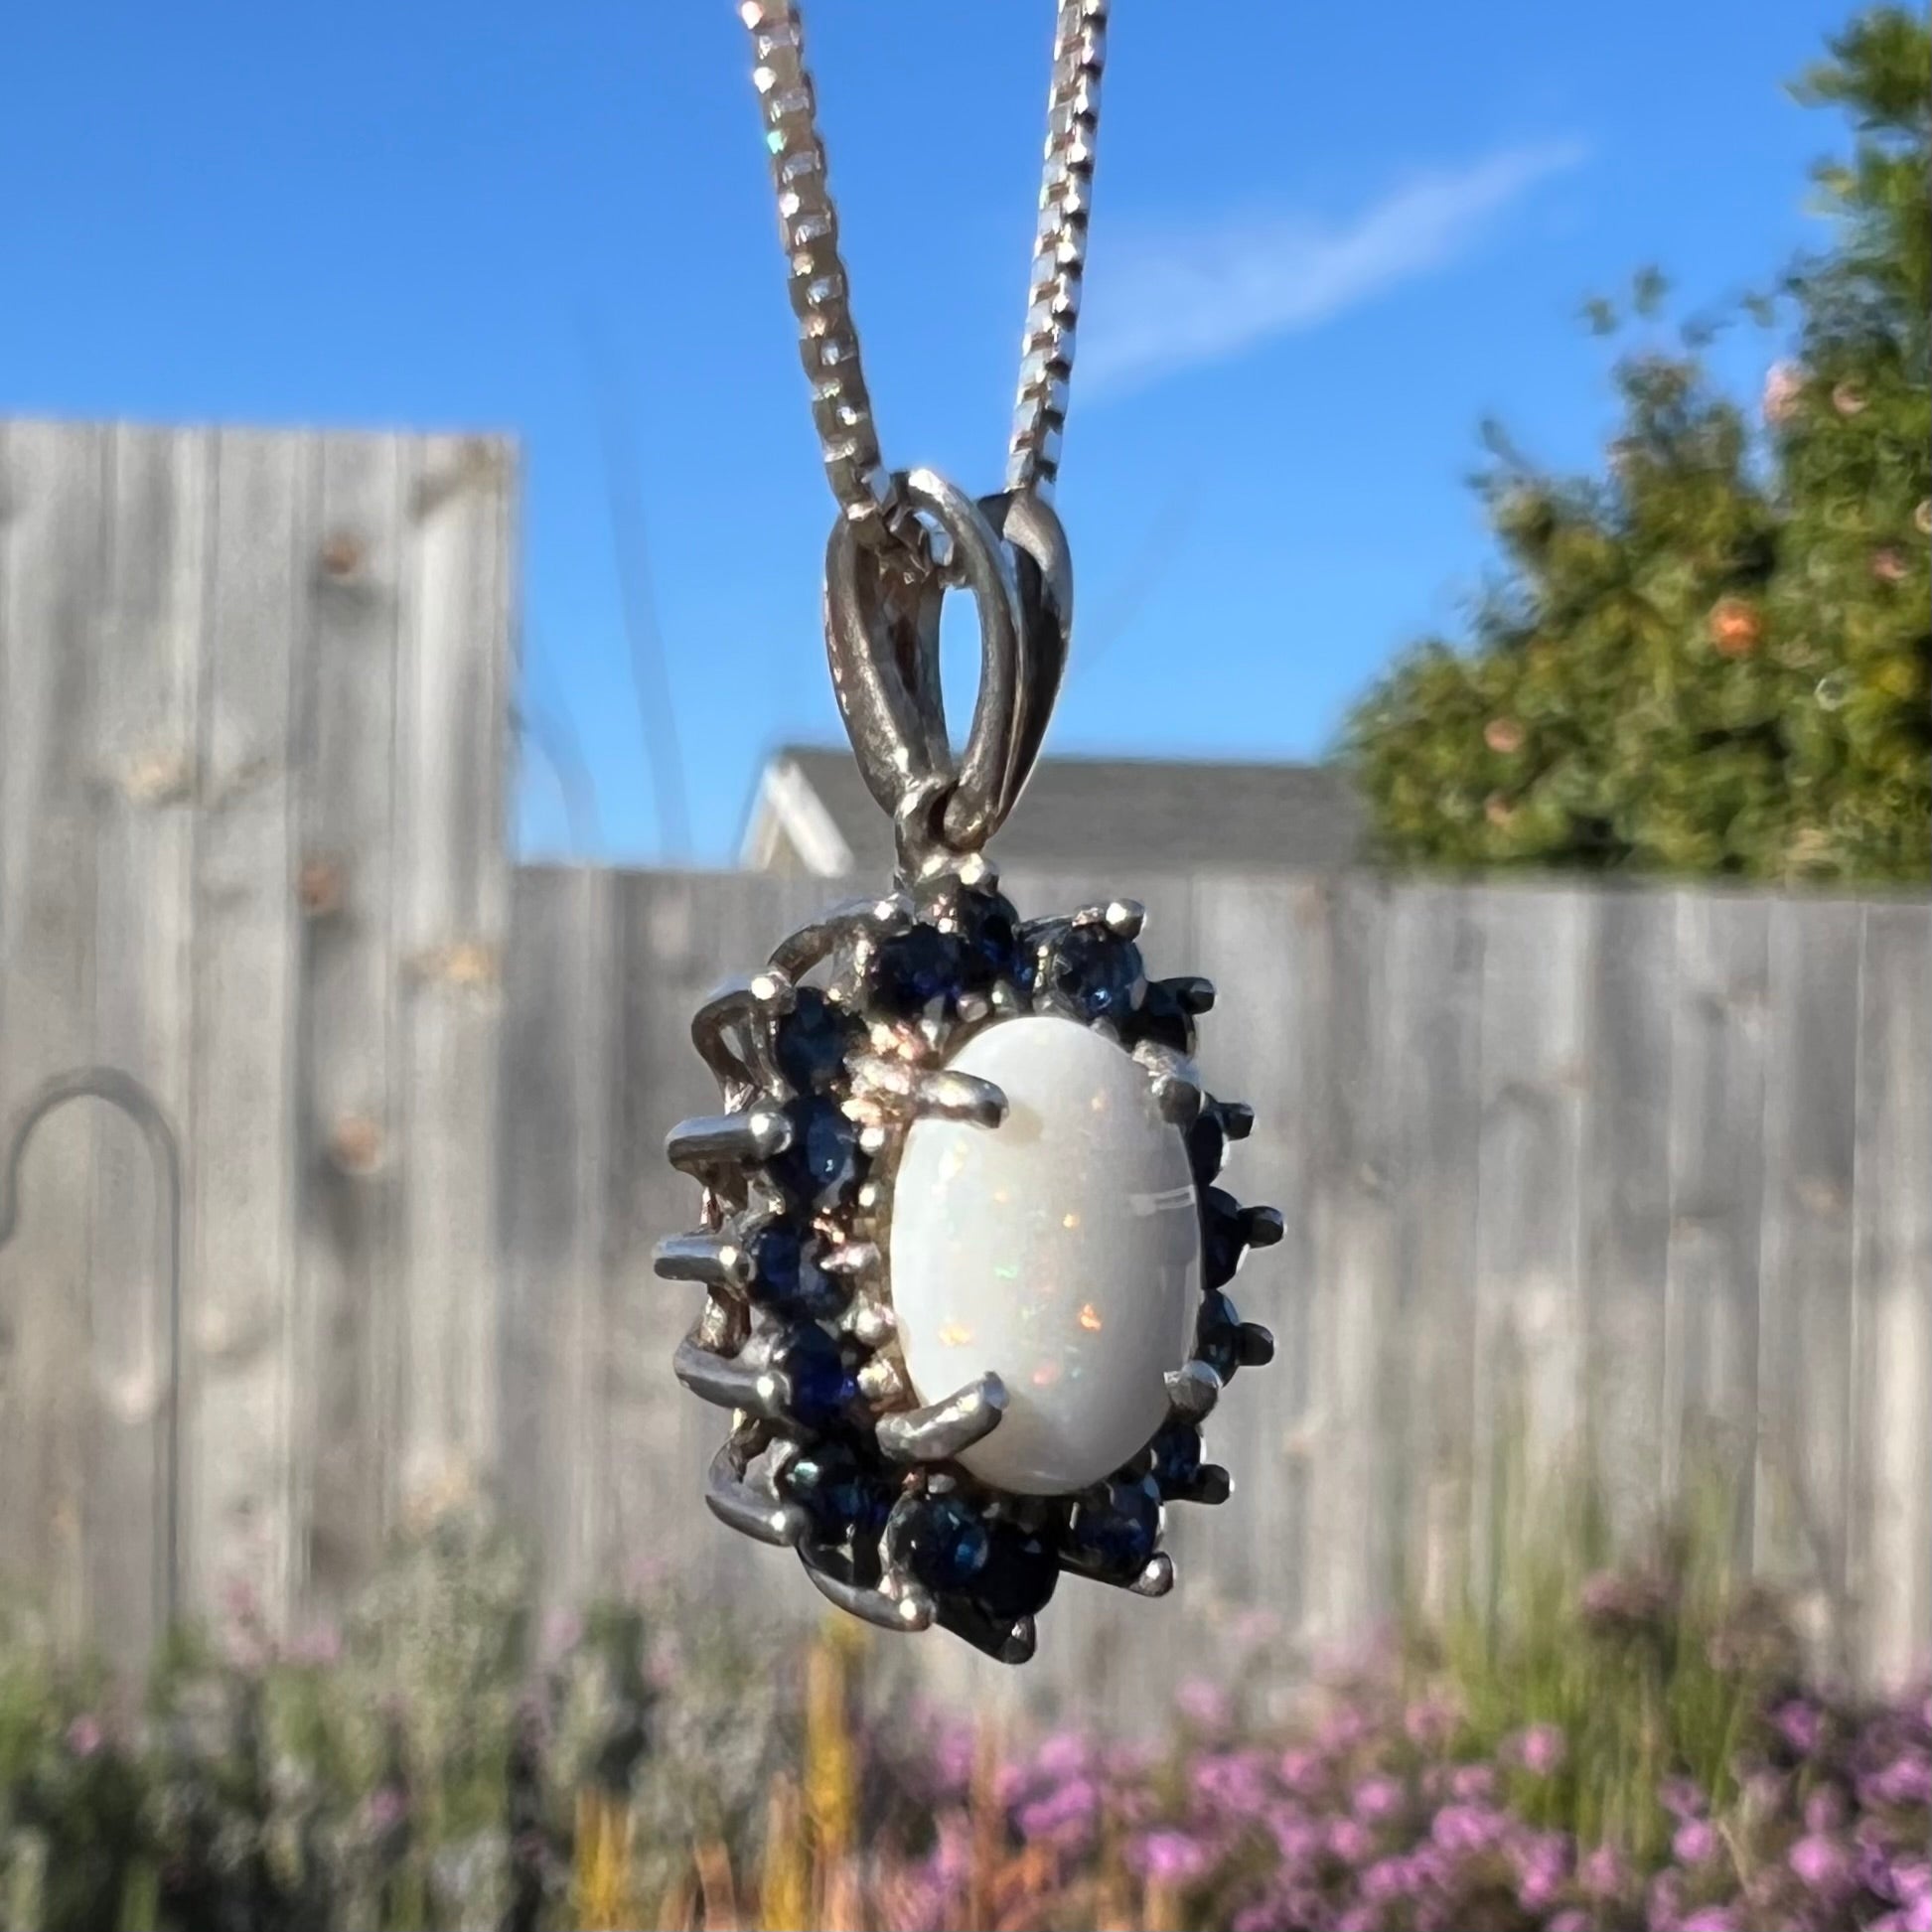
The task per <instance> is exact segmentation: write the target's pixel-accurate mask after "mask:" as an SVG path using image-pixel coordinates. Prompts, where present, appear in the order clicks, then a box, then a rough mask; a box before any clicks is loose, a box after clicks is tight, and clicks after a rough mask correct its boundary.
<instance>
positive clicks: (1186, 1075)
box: [1133, 1040, 1204, 1131]
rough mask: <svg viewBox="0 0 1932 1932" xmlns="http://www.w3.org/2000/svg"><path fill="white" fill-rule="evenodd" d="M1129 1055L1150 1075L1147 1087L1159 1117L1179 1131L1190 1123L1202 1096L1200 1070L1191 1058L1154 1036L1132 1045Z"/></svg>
mask: <svg viewBox="0 0 1932 1932" xmlns="http://www.w3.org/2000/svg"><path fill="white" fill-rule="evenodd" d="M1133 1057H1134V1058H1135V1059H1136V1060H1138V1061H1139V1062H1140V1064H1141V1065H1142V1066H1143V1067H1145V1068H1146V1069H1147V1072H1148V1073H1149V1074H1150V1075H1151V1076H1152V1088H1151V1091H1152V1093H1153V1097H1154V1106H1155V1107H1156V1108H1158V1109H1159V1110H1160V1117H1161V1118H1162V1119H1163V1120H1166V1121H1168V1122H1169V1123H1170V1124H1171V1125H1173V1126H1177V1127H1180V1128H1181V1129H1183V1131H1184V1130H1185V1129H1187V1128H1188V1127H1191V1126H1192V1125H1193V1124H1194V1122H1195V1121H1196V1119H1198V1118H1199V1117H1200V1113H1201V1103H1202V1100H1203V1098H1204V1096H1203V1094H1202V1089H1201V1075H1200V1071H1199V1069H1198V1068H1196V1066H1195V1064H1194V1062H1193V1061H1192V1060H1190V1059H1188V1058H1187V1056H1186V1055H1185V1054H1180V1053H1176V1052H1175V1051H1174V1049H1173V1048H1172V1047H1169V1046H1162V1045H1160V1044H1159V1043H1158V1042H1157V1041H1154V1040H1142V1041H1141V1042H1140V1044H1139V1045H1138V1046H1137V1047H1135V1048H1134V1050H1133Z"/></svg>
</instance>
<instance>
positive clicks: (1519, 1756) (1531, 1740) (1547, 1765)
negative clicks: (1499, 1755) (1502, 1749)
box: [1510, 1724, 1565, 1778]
mask: <svg viewBox="0 0 1932 1932" xmlns="http://www.w3.org/2000/svg"><path fill="white" fill-rule="evenodd" d="M1510 1749H1511V1752H1512V1754H1513V1755H1514V1756H1515V1758H1516V1760H1517V1762H1518V1763H1520V1764H1521V1765H1522V1766H1523V1768H1524V1769H1525V1770H1526V1771H1533V1772H1535V1774H1536V1775H1537V1776H1538V1777H1540V1778H1547V1777H1548V1776H1549V1775H1550V1774H1551V1772H1552V1771H1554V1770H1555V1769H1556V1768H1557V1767H1558V1765H1560V1763H1561V1762H1562V1761H1563V1752H1564V1749H1565V1744H1564V1740H1563V1734H1562V1732H1561V1731H1560V1730H1559V1729H1558V1728H1557V1726H1556V1725H1555V1724H1532V1725H1530V1727H1529V1728H1528V1729H1527V1730H1523V1731H1519V1732H1518V1733H1517V1734H1516V1736H1515V1737H1513V1738H1511V1740H1510Z"/></svg>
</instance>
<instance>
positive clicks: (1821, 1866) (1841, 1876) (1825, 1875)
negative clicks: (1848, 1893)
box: [1787, 1833, 1852, 1896]
mask: <svg viewBox="0 0 1932 1932" xmlns="http://www.w3.org/2000/svg"><path fill="white" fill-rule="evenodd" d="M1787 1862H1788V1863H1789V1864H1790V1866H1791V1868H1792V1870H1793V1871H1795V1872H1796V1873H1797V1874H1798V1876H1799V1877H1800V1878H1802V1879H1803V1880H1804V1882H1805V1883H1806V1884H1807V1885H1808V1886H1809V1887H1810V1888H1811V1889H1812V1890H1813V1891H1815V1892H1819V1893H1823V1894H1826V1895H1828V1896H1829V1895H1833V1894H1836V1893H1838V1892H1841V1891H1843V1890H1844V1889H1845V1885H1846V1881H1847V1880H1848V1879H1849V1878H1850V1877H1851V1875H1852V1860H1851V1858H1849V1857H1848V1856H1847V1853H1846V1850H1845V1847H1844V1846H1843V1845H1841V1844H1839V1842H1838V1841H1837V1840H1836V1839H1830V1838H1825V1837H1822V1836H1821V1835H1819V1834H1817V1833H1812V1834H1809V1835H1808V1836H1806V1837H1804V1838H1801V1839H1800V1840H1799V1841H1798V1843H1797V1844H1796V1845H1794V1846H1793V1847H1792V1848H1791V1855H1790V1858H1789V1859H1788V1860H1787Z"/></svg>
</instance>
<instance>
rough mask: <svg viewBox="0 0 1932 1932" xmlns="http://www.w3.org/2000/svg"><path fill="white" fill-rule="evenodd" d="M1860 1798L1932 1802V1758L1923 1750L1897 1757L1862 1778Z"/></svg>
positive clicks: (1901, 1802) (1892, 1802)
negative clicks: (1880, 1768)
mask: <svg viewBox="0 0 1932 1932" xmlns="http://www.w3.org/2000/svg"><path fill="white" fill-rule="evenodd" d="M1858 1798H1859V1801H1860V1802H1861V1803H1863V1804H1867V1805H1932V1758H1928V1757H1927V1756H1926V1755H1925V1753H1924V1752H1923V1751H1907V1752H1906V1753H1905V1755H1904V1756H1903V1757H1897V1758H1894V1759H1893V1760H1892V1761H1891V1763H1889V1764H1887V1765H1886V1766H1885V1767H1884V1768H1883V1769H1882V1770H1880V1771H1874V1772H1873V1773H1872V1774H1871V1775H1870V1776H1869V1777H1866V1778H1860V1779H1859V1780H1858Z"/></svg>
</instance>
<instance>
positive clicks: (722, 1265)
mask: <svg viewBox="0 0 1932 1932" xmlns="http://www.w3.org/2000/svg"><path fill="white" fill-rule="evenodd" d="M651 1264H652V1266H653V1267H654V1268H655V1269H656V1271H657V1272H658V1273H659V1274H660V1275H661V1276H662V1277H663V1278H664V1279H665V1280H667V1281H702V1282H704V1283H706V1284H707V1285H708V1286H711V1287H723V1288H742V1287H747V1286H749V1285H750V1282H751V1276H752V1265H751V1255H750V1253H749V1252H748V1251H747V1250H746V1248H745V1247H744V1245H743V1244H742V1243H740V1242H739V1241H737V1240H736V1239H735V1238H734V1237H732V1236H730V1235H668V1236H666V1238H665V1239H664V1240H663V1241H661V1242H660V1243H659V1244H658V1248H657V1252H656V1254H655V1255H654V1256H653V1257H652V1263H651Z"/></svg>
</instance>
